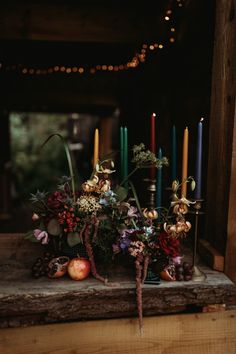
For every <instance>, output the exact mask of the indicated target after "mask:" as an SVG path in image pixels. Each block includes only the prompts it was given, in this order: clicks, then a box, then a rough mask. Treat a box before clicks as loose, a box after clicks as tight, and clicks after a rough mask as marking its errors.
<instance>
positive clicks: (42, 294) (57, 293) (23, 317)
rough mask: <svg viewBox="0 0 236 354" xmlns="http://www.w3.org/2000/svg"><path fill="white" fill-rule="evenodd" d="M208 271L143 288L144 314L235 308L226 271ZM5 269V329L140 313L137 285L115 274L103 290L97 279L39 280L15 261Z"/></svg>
mask: <svg viewBox="0 0 236 354" xmlns="http://www.w3.org/2000/svg"><path fill="white" fill-rule="evenodd" d="M203 270H204V272H205V273H206V274H207V280H206V281H205V282H201V283H198V282H193V281H189V282H177V281H176V282H164V281H163V282H162V283H161V285H144V286H143V313H144V315H145V316H147V315H155V314H166V313H172V312H180V311H183V310H184V309H188V310H189V311H191V310H193V309H195V310H196V308H197V307H198V306H199V307H202V306H206V305H208V304H222V303H224V304H226V305H231V304H235V303H236V287H235V285H234V284H233V283H232V282H231V281H230V280H229V279H228V278H227V277H226V276H225V275H224V274H222V273H218V272H215V271H211V270H209V269H207V268H203ZM0 271H1V274H2V276H1V281H0V288H1V292H0V326H1V327H7V326H12V327H17V326H24V325H31V324H39V323H53V322H64V321H71V320H85V319H86V320H87V319H98V318H119V317H130V316H136V315H137V309H136V298H135V281H134V279H129V278H127V277H126V278H125V276H116V275H115V274H114V276H113V277H111V278H110V281H111V283H110V285H109V286H104V285H103V284H102V283H100V282H98V281H96V280H95V279H93V278H89V279H86V280H84V281H83V282H76V281H72V280H70V279H69V278H63V279H59V280H56V279H53V280H50V279H47V278H40V279H38V280H34V279H32V278H31V277H30V275H29V270H28V269H25V268H23V267H22V268H20V266H19V269H18V270H16V268H15V264H14V265H13V264H10V262H9V263H8V264H5V265H2V266H1V267H0ZM4 275H5V276H4ZM4 278H5V279H4Z"/></svg>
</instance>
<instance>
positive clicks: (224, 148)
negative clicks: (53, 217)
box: [206, 0, 236, 281]
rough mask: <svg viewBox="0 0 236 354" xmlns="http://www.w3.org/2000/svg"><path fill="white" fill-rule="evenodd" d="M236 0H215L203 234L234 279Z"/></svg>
mask: <svg viewBox="0 0 236 354" xmlns="http://www.w3.org/2000/svg"><path fill="white" fill-rule="evenodd" d="M235 11H236V0H218V1H216V24H215V45H214V58H213V73H212V96H211V117H210V132H209V160H208V183H207V198H206V206H207V208H206V215H207V216H206V238H207V239H208V240H209V241H210V243H211V245H213V246H214V247H215V248H216V249H217V250H219V251H220V252H221V253H222V254H223V255H225V271H226V273H227V274H228V275H229V276H230V277H231V278H232V279H233V280H235V281H236V257H233V254H234V255H235V254H236V185H235V180H236V113H235V72H236V66H235V60H236V25H235Z"/></svg>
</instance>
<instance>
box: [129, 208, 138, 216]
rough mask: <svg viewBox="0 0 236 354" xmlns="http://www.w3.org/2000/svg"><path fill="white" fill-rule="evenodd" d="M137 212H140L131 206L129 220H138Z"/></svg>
mask: <svg viewBox="0 0 236 354" xmlns="http://www.w3.org/2000/svg"><path fill="white" fill-rule="evenodd" d="M137 211H138V210H137V208H135V207H133V206H131V207H130V208H129V210H128V217H129V218H137V217H138V215H137Z"/></svg>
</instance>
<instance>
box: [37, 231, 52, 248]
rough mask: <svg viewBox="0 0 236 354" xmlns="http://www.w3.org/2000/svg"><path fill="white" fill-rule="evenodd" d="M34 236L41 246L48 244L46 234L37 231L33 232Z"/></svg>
mask: <svg viewBox="0 0 236 354" xmlns="http://www.w3.org/2000/svg"><path fill="white" fill-rule="evenodd" d="M34 236H35V238H36V239H37V240H38V241H41V243H42V244H43V245H46V244H47V243H48V242H49V238H48V233H47V232H46V231H42V230H39V229H35V230H34Z"/></svg>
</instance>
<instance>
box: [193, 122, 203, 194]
mask: <svg viewBox="0 0 236 354" xmlns="http://www.w3.org/2000/svg"><path fill="white" fill-rule="evenodd" d="M202 121H203V118H201V120H200V122H199V123H198V133H197V157H196V173H195V182H196V189H195V194H194V197H195V199H201V197H202V195H201V194H202Z"/></svg>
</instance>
